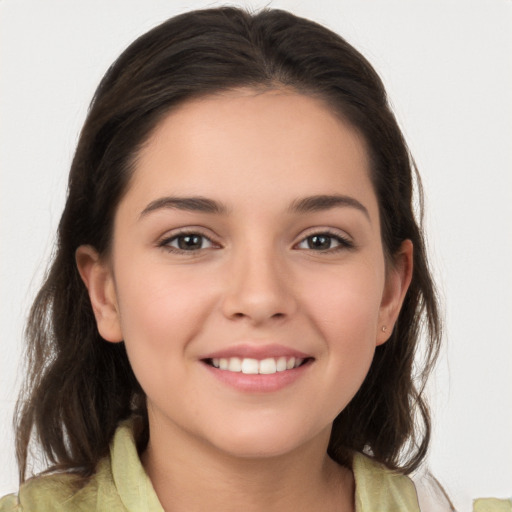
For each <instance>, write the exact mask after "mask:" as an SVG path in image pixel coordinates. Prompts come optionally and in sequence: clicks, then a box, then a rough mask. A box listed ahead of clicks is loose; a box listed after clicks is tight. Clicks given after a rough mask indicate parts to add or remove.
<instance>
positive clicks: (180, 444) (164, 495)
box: [141, 422, 354, 512]
mask: <svg viewBox="0 0 512 512" xmlns="http://www.w3.org/2000/svg"><path fill="white" fill-rule="evenodd" d="M150 425H151V422H150ZM328 440H329V432H323V433H322V434H321V435H320V436H318V437H316V438H315V439H313V440H312V441H311V442H309V443H308V444H306V445H303V446H301V447H300V448H298V449H296V450H295V451H293V452H290V453H286V454H283V455H278V456H273V457H256V458H243V457H237V456H233V455H231V454H226V453H225V452H223V451H221V450H218V449H217V448H215V447H213V446H211V445H207V444H205V443H204V441H202V440H198V439H195V438H193V437H192V436H189V435H188V434H185V433H183V432H176V430H175V429H173V428H172V427H170V428H165V427H164V426H163V425H161V424H159V426H158V428H152V429H150V441H149V444H148V447H147V449H146V451H145V452H144V453H143V454H142V457H141V459H142V463H143V465H144V467H145V469H146V472H147V473H148V475H149V477H150V479H151V481H152V483H153V487H154V488H155V491H156V494H157V496H158V498H159V500H160V503H161V504H162V506H163V508H164V510H166V511H169V512H171V511H172V512H182V511H187V512H196V511H197V512H199V511H203V510H208V511H211V512H217V511H222V512H230V511H235V510H236V511H239V510H245V511H247V512H256V511H258V512H259V511H261V510H265V511H266V512H273V511H279V512H288V511H290V512H291V511H294V512H296V511H297V510H322V511H331V510H332V511H337V512H340V511H347V512H349V511H353V510H354V505H353V502H354V482H353V476H352V472H351V471H350V470H348V469H346V468H343V467H341V466H340V465H338V464H337V463H335V462H334V461H333V460H332V459H330V458H329V457H328V455H327V443H328Z"/></svg>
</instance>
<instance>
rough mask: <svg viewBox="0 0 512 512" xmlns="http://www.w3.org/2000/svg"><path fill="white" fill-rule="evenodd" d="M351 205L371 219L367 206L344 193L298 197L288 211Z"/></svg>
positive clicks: (320, 209)
mask: <svg viewBox="0 0 512 512" xmlns="http://www.w3.org/2000/svg"><path fill="white" fill-rule="evenodd" d="M339 207H350V208H355V209H356V210H359V211H361V212H362V213H364V215H365V216H366V217H367V218H368V220H370V214H369V213H368V210H367V209H366V207H365V206H364V205H363V204H362V203H360V202H359V201H358V200H357V199H355V198H353V197H350V196H344V195H338V194H335V195H317V196H308V197H303V198H301V199H296V200H295V201H293V202H292V204H291V205H290V207H289V208H288V211H289V212H291V213H312V212H320V211H324V210H330V209H332V208H339Z"/></svg>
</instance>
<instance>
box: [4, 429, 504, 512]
mask: <svg viewBox="0 0 512 512" xmlns="http://www.w3.org/2000/svg"><path fill="white" fill-rule="evenodd" d="M352 469H353V472H354V478H355V483H356V494H355V503H356V512H375V511H379V512H419V511H420V509H419V506H418V499H417V496H416V491H415V487H414V484H413V482H412V481H411V480H410V479H409V478H408V477H407V476H405V475H400V474H396V473H393V472H391V471H389V470H388V469H386V468H384V467H383V466H381V465H380V464H377V463H376V462H374V461H373V460H371V459H370V458H368V457H366V456H364V455H361V454H356V455H355V457H354V460H353V468H352ZM78 482H79V479H78V478H77V477H76V476H74V475H72V474H62V473H60V474H53V475H48V476H40V477H36V478H33V479H31V480H28V481H27V482H26V483H25V484H23V485H22V486H21V488H20V491H19V494H18V496H16V495H14V494H9V495H8V496H5V497H4V498H1V499H0V512H15V511H16V512H21V511H23V512H39V511H41V512H42V511H44V512H47V511H56V512H78V511H80V512H90V511H97V512H127V511H129V512H163V508H162V505H161V504H160V502H159V501H158V497H157V495H156V493H155V490H154V489H153V486H152V485H151V481H150V479H149V477H148V476H147V474H146V472H145V471H144V468H143V467H142V464H141V462H140V459H139V456H138V454H137V449H136V446H135V442H134V439H133V434H132V429H131V424H130V422H125V423H123V424H121V426H120V427H119V428H118V429H117V431H116V433H115V435H114V439H113V441H112V444H111V447H110V456H109V457H106V458H104V459H102V460H101V461H100V463H99V465H98V468H97V471H96V472H95V474H94V475H93V476H92V477H91V478H89V479H88V480H87V481H86V484H85V485H83V486H82V487H78V486H77V483H78ZM509 503H510V502H509ZM478 510H485V511H487V510H489V511H494V510H496V511H500V512H501V510H505V511H506V512H512V506H511V507H510V508H504V509H501V508H492V509H491V508H490V509H485V508H483V509H478Z"/></svg>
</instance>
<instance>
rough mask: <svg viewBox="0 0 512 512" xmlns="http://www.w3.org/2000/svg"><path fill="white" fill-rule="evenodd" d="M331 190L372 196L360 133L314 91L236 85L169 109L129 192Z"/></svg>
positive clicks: (247, 194)
mask: <svg viewBox="0 0 512 512" xmlns="http://www.w3.org/2000/svg"><path fill="white" fill-rule="evenodd" d="M332 192H337V193H340V194H351V195H355V196H357V197H358V198H359V199H361V200H366V201H368V200H370V201H374V200H375V198H374V196H373V187H372V185H371V181H370V178H369V159H368V155H367V150H366V145H365V141H364V139H363V138H362V136H360V135H359V133H358V132H357V131H356V130H355V129H354V128H353V127H352V126H351V125H349V124H348V123H346V122H344V121H343V120H342V119H341V118H340V117H339V116H338V115H335V114H334V113H333V111H332V109H331V108H330V107H329V105H327V104H326V103H324V102H323V101H322V100H320V99H318V98H313V97H311V96H306V95H303V94H299V93H297V92H294V91H287V90H272V91H257V90H251V89H240V90H230V91H225V92H222V93H218V94H216V95H210V96H206V97H202V98H198V99H194V100H191V101H188V102H185V103H183V104H182V105H180V106H179V107H178V108H176V109H175V110H173V111H172V112H170V113H169V114H168V115H167V116H166V117H165V118H164V119H163V120H162V121H161V122H160V124H159V125H158V126H157V127H156V129H155V130H154V132H153V133H152V135H151V136H150V138H149V139H148V141H147V142H146V144H145V145H144V147H143V149H142V150H141V152H140V153H139V155H138V158H137V164H136V167H135V172H134V176H133V179H132V183H131V185H130V189H129V191H128V194H127V195H128V196H130V194H131V195H134V193H136V194H137V196H139V197H140V198H141V200H142V197H144V198H145V200H146V201H148V200H150V199H152V198H153V199H154V198H155V197H156V196H158V195H160V196H161V195H164V194H172V195H176V194H187V195H190V194H192V195H206V196H214V197H215V196H222V199H223V200H225V202H228V203H229V202H230V201H232V202H236V201H239V200H240V199H244V200H250V199H251V198H257V200H258V201H260V202H259V207H260V208H262V207H264V206H265V203H266V199H268V200H269V203H272V201H274V202H275V201H287V202H289V201H291V200H293V199H294V197H296V196H304V195H311V194H326V193H332ZM371 206H372V205H370V207H369V209H370V208H371Z"/></svg>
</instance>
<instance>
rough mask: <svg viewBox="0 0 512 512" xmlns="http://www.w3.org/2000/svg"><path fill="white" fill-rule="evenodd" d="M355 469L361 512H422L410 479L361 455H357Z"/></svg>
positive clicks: (358, 510)
mask: <svg viewBox="0 0 512 512" xmlns="http://www.w3.org/2000/svg"><path fill="white" fill-rule="evenodd" d="M352 470H353V472H354V479H355V483H356V496H355V498H356V510H357V512H367V511H368V512H370V511H372V510H377V509H378V510H379V511H381V512H392V511H393V512H402V511H403V512H420V508H419V504H418V497H417V494H416V489H415V486H414V483H413V481H412V480H411V479H410V478H409V477H408V476H406V475H403V474H401V473H397V472H395V471H391V470H389V469H388V468H386V467H385V466H383V465H382V464H379V463H378V462H376V461H374V460H373V459H371V458H370V457H367V456H366V455H363V454H360V453H356V454H354V457H353V461H352ZM376 507H377V508H376Z"/></svg>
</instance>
